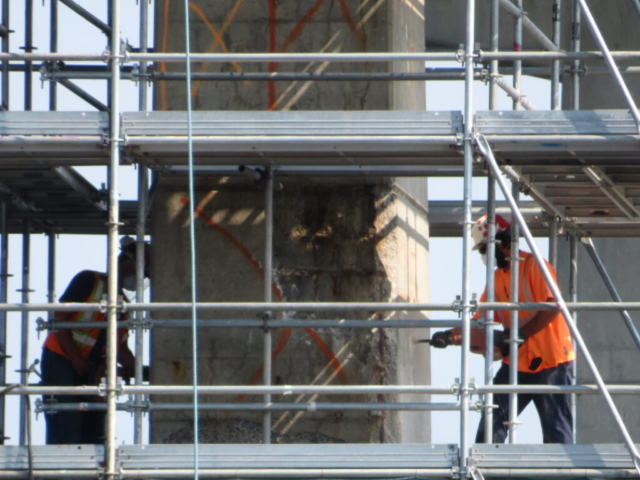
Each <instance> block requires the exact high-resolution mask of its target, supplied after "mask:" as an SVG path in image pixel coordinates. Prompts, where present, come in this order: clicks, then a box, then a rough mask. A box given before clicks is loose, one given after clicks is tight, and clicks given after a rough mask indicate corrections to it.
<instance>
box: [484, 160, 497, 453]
mask: <svg viewBox="0 0 640 480" xmlns="http://www.w3.org/2000/svg"><path fill="white" fill-rule="evenodd" d="M487 195H488V203H487V216H488V218H489V223H488V227H489V228H488V231H487V240H488V242H487V302H493V301H495V298H496V294H495V267H496V180H495V179H494V178H493V174H492V173H491V172H489V177H488V185H487ZM485 322H486V323H485V339H486V350H485V358H484V383H485V384H486V385H493V325H494V318H493V310H487V312H486V319H485ZM484 403H485V410H484V443H493V408H492V405H493V393H487V394H486V395H485V398H484Z"/></svg>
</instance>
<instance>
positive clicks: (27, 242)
mask: <svg viewBox="0 0 640 480" xmlns="http://www.w3.org/2000/svg"><path fill="white" fill-rule="evenodd" d="M30 253H31V222H30V221H29V220H24V224H23V230H22V287H21V289H20V292H21V293H22V303H23V304H25V305H26V304H27V303H29V266H30ZM20 316H21V320H22V322H21V328H20V330H21V344H20V383H21V384H22V385H26V384H27V382H28V380H29V375H28V374H27V368H28V367H29V312H28V311H26V310H25V311H23V312H22V313H21V314H20ZM28 401H29V397H28V396H26V395H24V396H22V397H21V398H20V445H26V444H27V425H28V422H27V415H28V412H29V409H28V408H27V402H28Z"/></svg>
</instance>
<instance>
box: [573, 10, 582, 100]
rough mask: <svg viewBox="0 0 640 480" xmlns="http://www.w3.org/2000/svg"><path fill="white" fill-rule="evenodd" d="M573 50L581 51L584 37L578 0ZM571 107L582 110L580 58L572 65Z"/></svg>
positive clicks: (574, 23)
mask: <svg viewBox="0 0 640 480" xmlns="http://www.w3.org/2000/svg"><path fill="white" fill-rule="evenodd" d="M571 15H572V17H573V18H572V19H571V21H572V28H571V50H573V51H574V52H579V51H580V48H581V45H580V44H581V37H582V12H581V11H580V4H579V3H578V0H573V9H572V12H571ZM571 109H572V110H580V60H574V61H573V63H572V66H571Z"/></svg>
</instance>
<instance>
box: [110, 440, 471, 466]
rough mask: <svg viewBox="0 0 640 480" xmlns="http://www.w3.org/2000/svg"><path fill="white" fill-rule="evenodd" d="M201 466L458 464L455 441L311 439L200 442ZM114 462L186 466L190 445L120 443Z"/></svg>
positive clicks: (131, 464) (190, 454)
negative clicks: (321, 441)
mask: <svg viewBox="0 0 640 480" xmlns="http://www.w3.org/2000/svg"><path fill="white" fill-rule="evenodd" d="M198 452H199V458H198V463H199V466H200V468H203V469H246V468H260V469H269V468H278V469H284V468H286V469H289V468H291V469H308V468H322V469H344V468H362V469H404V468H430V469H431V468H437V469H450V468H453V467H454V466H456V465H457V461H458V447H457V446H456V445H428V444H425V445H391V444H315V445H311V444H309V445H199V446H198ZM117 455H118V465H119V468H122V469H125V470H139V469H143V470H146V469H187V468H192V466H193V446H189V445H144V446H142V445H123V446H121V447H119V448H118V452H117Z"/></svg>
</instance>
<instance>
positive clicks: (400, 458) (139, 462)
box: [0, 444, 638, 479]
mask: <svg viewBox="0 0 640 480" xmlns="http://www.w3.org/2000/svg"><path fill="white" fill-rule="evenodd" d="M193 451H194V450H193V445H124V446H121V447H119V448H118V449H117V451H116V455H117V458H116V464H117V471H119V472H120V478H123V479H125V478H149V477H153V478H186V477H190V476H193V468H194V465H193V460H194V458H193ZM198 452H199V458H198V471H199V476H200V477H201V478H221V477H225V478H283V477H286V478H339V477H344V476H351V477H359V478H407V477H418V478H451V477H452V475H454V474H455V472H456V471H457V470H458V464H457V462H458V447H457V446H456V445H390V444H385V445H379V444H315V445H199V446H198ZM103 462H104V449H103V447H102V446H97V445H59V446H56V445H43V446H34V447H32V465H33V467H32V469H33V476H34V478H47V477H50V476H51V472H52V471H54V470H63V471H64V474H62V476H63V477H65V478H96V477H98V476H99V475H100V474H101V473H102V468H103ZM470 464H471V465H472V466H473V467H474V469H475V471H476V472H477V473H479V474H480V475H481V476H484V477H485V478H486V477H506V476H508V477H512V478H514V477H520V478H522V477H526V476H533V475H536V476H539V475H542V476H553V477H556V478H576V477H585V476H592V477H593V476H595V477H600V478H620V477H638V474H637V472H636V471H635V469H634V467H633V463H632V461H631V459H630V457H629V453H628V451H627V449H626V448H625V447H624V446H623V445H617V444H616V445H598V444H596V445H474V446H473V447H472V448H471V453H470ZM534 472H537V473H534ZM540 472H542V473H540ZM28 475H29V456H28V449H27V448H26V447H17V446H4V447H0V478H9V477H10V478H27V477H28ZM59 475H60V473H59Z"/></svg>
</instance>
